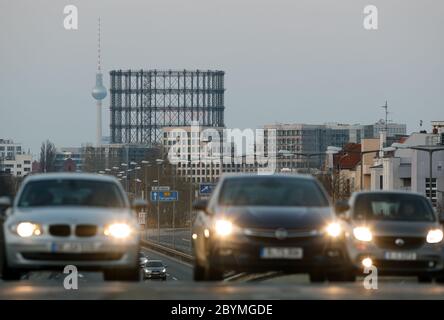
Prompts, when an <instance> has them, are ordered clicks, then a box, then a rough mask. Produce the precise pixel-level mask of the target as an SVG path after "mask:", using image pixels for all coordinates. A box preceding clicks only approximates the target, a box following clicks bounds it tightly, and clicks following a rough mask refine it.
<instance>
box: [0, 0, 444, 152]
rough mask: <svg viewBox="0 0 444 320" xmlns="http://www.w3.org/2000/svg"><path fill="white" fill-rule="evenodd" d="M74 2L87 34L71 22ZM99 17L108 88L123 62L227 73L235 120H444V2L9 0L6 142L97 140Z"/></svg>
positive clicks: (4, 38)
mask: <svg viewBox="0 0 444 320" xmlns="http://www.w3.org/2000/svg"><path fill="white" fill-rule="evenodd" d="M68 4H74V5H76V6H77V7H78V10H79V29H78V30H77V31H67V30H65V29H64V28H63V19H64V15H63V8H64V6H65V5H68ZM368 4H373V5H376V6H377V8H378V10H379V29H378V30H376V31H367V30H365V29H364V28H363V26H362V22H363V18H364V14H363V12H362V11H363V8H364V7H365V5H368ZM99 16H100V17H101V19H102V52H103V70H104V72H106V74H105V79H104V80H105V84H106V86H107V87H108V88H109V76H108V72H109V70H111V69H128V68H136V69H141V68H144V69H150V68H158V69H176V68H178V69H184V68H186V69H220V70H224V71H226V77H225V86H226V99H225V107H226V111H225V122H226V125H227V126H229V127H237V128H245V127H253V128H255V127H259V126H261V125H263V124H265V123H270V122H287V123H288V122H306V123H324V122H333V121H337V122H343V123H372V122H374V121H377V120H378V119H380V118H382V117H383V110H382V109H381V108H379V106H380V105H382V104H383V103H384V102H385V100H386V99H387V100H388V101H389V108H390V111H392V112H393V113H392V114H391V115H390V118H391V119H392V120H394V121H396V122H404V123H407V127H408V130H409V131H416V130H418V129H419V124H418V123H419V120H420V119H422V120H424V123H425V125H426V128H427V129H428V128H429V123H430V120H444V108H443V102H444V78H443V77H444V40H443V31H444V1H436V0H365V1H362V0H337V1H331V0H220V1H215V0H145V1H142V0H140V1H135V0H125V1H124V0H106V1H105V0H100V1H99V0H94V1H92V0H82V1H79V0H78V1H74V0H52V1H49V0H40V1H34V0H27V1H25V0H0V44H1V50H0V66H1V71H0V138H12V139H14V140H16V141H19V142H22V143H23V145H24V147H25V148H31V150H32V151H33V153H37V152H38V148H39V145H40V143H41V142H42V141H43V140H45V139H47V138H49V139H50V140H51V141H53V142H54V143H55V144H56V146H59V147H60V146H79V145H80V144H81V143H83V142H93V141H94V140H95V123H96V119H95V116H96V113H95V103H94V101H93V99H92V97H91V89H92V87H93V86H94V81H95V69H96V23H97V17H99ZM108 98H109V97H107V99H106V100H105V102H104V106H105V108H104V111H103V114H104V119H103V121H104V122H103V128H104V134H105V135H108V133H109V109H108V106H109V99H108Z"/></svg>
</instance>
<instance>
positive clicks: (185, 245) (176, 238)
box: [142, 228, 191, 253]
mask: <svg viewBox="0 0 444 320" xmlns="http://www.w3.org/2000/svg"><path fill="white" fill-rule="evenodd" d="M142 235H143V236H144V237H145V239H147V240H150V241H154V242H159V243H160V244H163V245H165V246H168V247H171V248H174V249H176V250H179V251H182V252H184V253H191V234H190V229H188V228H176V229H172V228H161V229H160V233H159V231H158V230H157V229H148V230H146V231H145V232H143V233H142ZM159 240H160V241H159Z"/></svg>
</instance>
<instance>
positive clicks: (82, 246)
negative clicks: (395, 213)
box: [51, 242, 97, 253]
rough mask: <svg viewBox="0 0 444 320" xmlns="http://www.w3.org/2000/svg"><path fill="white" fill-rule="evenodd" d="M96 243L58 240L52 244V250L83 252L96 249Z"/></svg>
mask: <svg viewBox="0 0 444 320" xmlns="http://www.w3.org/2000/svg"><path fill="white" fill-rule="evenodd" d="M96 247H97V246H96V245H95V244H94V243H81V242H61V243H60V242H58V243H53V244H52V245H51V252H69V253H82V252H94V251H96Z"/></svg>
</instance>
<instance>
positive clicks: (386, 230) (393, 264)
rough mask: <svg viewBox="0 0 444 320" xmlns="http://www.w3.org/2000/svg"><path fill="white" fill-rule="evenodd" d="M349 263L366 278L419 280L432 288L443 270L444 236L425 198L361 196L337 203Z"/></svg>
mask: <svg viewBox="0 0 444 320" xmlns="http://www.w3.org/2000/svg"><path fill="white" fill-rule="evenodd" d="M336 213H337V214H338V215H339V217H340V218H341V219H342V221H343V228H344V234H345V236H346V248H347V253H348V256H349V259H350V263H351V264H352V266H353V267H354V268H355V270H357V271H359V272H360V273H361V274H362V270H363V269H364V268H366V267H367V268H370V267H372V266H375V267H377V270H378V274H381V275H411V276H417V277H418V280H419V281H421V282H429V281H431V280H432V279H433V277H434V276H437V275H438V272H439V271H440V270H441V269H442V268H443V261H442V242H443V231H442V226H441V224H440V221H439V220H440V219H439V217H438V215H437V214H436V213H435V212H434V210H433V207H432V205H431V203H430V201H429V200H428V199H427V198H425V197H424V196H423V195H420V194H417V193H412V192H403V191H373V192H357V193H355V194H353V195H352V197H351V199H350V201H349V202H348V203H347V202H338V203H337V204H336Z"/></svg>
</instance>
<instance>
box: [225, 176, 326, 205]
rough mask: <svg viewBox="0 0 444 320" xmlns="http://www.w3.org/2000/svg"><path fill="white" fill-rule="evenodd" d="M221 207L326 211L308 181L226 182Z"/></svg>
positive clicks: (322, 198) (314, 186) (323, 201)
mask: <svg viewBox="0 0 444 320" xmlns="http://www.w3.org/2000/svg"><path fill="white" fill-rule="evenodd" d="M219 204H220V205H222V206H291V207H327V206H328V205H329V203H328V200H327V198H326V197H325V196H324V194H323V192H322V191H321V189H320V187H319V186H318V185H317V184H316V182H314V181H311V180H307V179H293V178H280V177H276V178H269V177H264V178H260V177H255V178H252V179H243V178H232V179H227V180H226V181H225V182H224V184H223V185H222V189H221V193H220V197H219Z"/></svg>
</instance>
